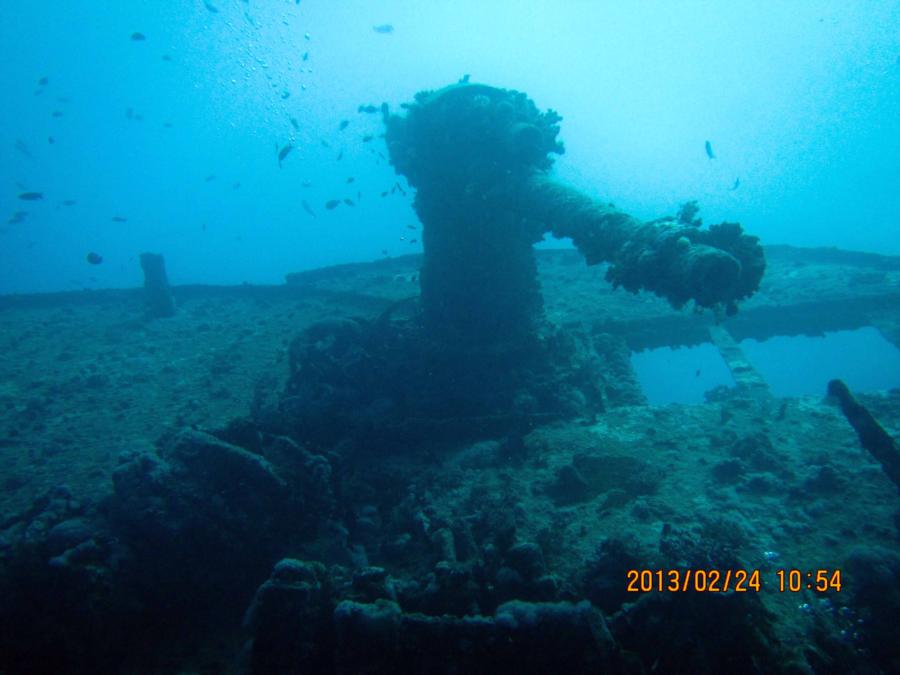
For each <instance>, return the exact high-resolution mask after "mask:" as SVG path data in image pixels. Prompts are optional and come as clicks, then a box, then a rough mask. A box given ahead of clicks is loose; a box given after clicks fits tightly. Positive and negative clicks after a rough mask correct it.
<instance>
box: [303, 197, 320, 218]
mask: <svg viewBox="0 0 900 675" xmlns="http://www.w3.org/2000/svg"><path fill="white" fill-rule="evenodd" d="M300 205H301V206H303V210H304V211H306V212H307V213H308V214H309V215H311V216H312V217H313V218H315V217H316V214H315V212H313V210H312V207H311V206H310V205H309V202H307V201H306V200H305V199H302V200H301V201H300Z"/></svg>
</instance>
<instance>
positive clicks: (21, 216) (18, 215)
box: [6, 211, 28, 225]
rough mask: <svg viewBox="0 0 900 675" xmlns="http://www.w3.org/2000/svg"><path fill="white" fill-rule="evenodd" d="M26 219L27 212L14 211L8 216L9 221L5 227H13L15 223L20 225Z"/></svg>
mask: <svg viewBox="0 0 900 675" xmlns="http://www.w3.org/2000/svg"><path fill="white" fill-rule="evenodd" d="M27 217H28V211H16V212H15V213H13V214H12V216H10V219H9V220H7V221H6V224H7V225H15V224H16V223H21V222H22V221H23V220H25V219H26V218H27Z"/></svg>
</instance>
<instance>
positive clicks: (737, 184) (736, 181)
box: [728, 178, 741, 192]
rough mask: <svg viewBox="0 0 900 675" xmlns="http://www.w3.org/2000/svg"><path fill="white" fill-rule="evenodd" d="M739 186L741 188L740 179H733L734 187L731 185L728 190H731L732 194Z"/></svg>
mask: <svg viewBox="0 0 900 675" xmlns="http://www.w3.org/2000/svg"><path fill="white" fill-rule="evenodd" d="M740 186H741V179H740V178H735V179H734V185H732V186H731V187H730V188H728V189H729V190H731V191H732V192H734V191H735V190H737V189H738V188H739V187H740Z"/></svg>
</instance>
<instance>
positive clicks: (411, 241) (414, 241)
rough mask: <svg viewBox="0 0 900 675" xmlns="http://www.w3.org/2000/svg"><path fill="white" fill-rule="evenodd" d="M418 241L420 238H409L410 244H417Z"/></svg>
mask: <svg viewBox="0 0 900 675" xmlns="http://www.w3.org/2000/svg"><path fill="white" fill-rule="evenodd" d="M417 241H419V240H418V239H410V240H409V243H410V244H415V243H416V242H417Z"/></svg>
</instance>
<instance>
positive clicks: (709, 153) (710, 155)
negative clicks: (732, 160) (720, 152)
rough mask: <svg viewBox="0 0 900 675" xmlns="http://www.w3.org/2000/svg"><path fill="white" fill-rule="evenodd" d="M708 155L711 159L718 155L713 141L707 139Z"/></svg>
mask: <svg viewBox="0 0 900 675" xmlns="http://www.w3.org/2000/svg"><path fill="white" fill-rule="evenodd" d="M706 156H707V157H709V158H710V159H715V158H716V155H715V153H714V152H713V149H712V143H710V142H709V141H706Z"/></svg>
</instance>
